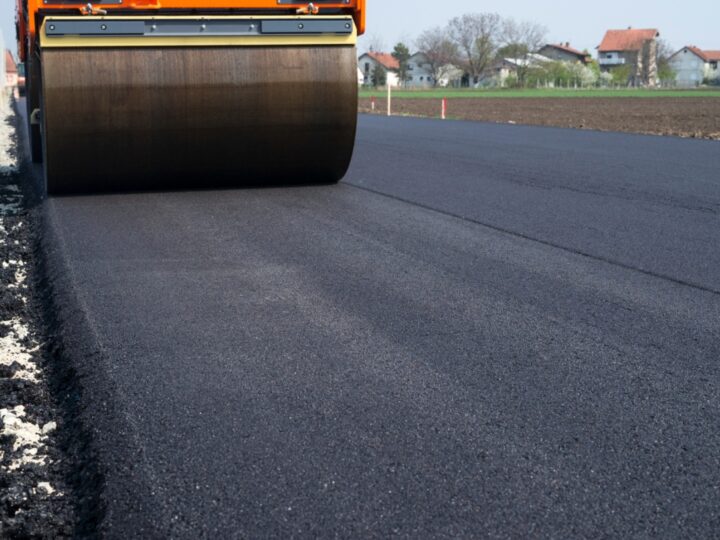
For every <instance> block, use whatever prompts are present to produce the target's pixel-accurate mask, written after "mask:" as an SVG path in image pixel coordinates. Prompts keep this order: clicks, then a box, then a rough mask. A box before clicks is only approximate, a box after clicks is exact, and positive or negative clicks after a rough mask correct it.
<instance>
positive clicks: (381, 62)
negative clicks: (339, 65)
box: [358, 51, 400, 87]
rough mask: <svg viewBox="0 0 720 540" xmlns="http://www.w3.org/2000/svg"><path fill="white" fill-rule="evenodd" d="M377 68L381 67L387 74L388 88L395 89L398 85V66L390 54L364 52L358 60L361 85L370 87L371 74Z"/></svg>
mask: <svg viewBox="0 0 720 540" xmlns="http://www.w3.org/2000/svg"><path fill="white" fill-rule="evenodd" d="M377 66H382V67H383V68H384V69H385V72H386V73H387V84H388V86H392V87H397V86H399V85H400V77H399V76H398V70H399V69H400V64H399V63H398V61H397V60H396V59H395V57H394V56H393V55H392V54H389V53H382V52H374V51H370V52H366V53H365V54H363V55H362V56H360V58H358V67H359V68H360V71H361V72H362V76H363V83H362V84H364V85H366V86H370V85H372V77H373V72H374V71H375V68H376V67H377Z"/></svg>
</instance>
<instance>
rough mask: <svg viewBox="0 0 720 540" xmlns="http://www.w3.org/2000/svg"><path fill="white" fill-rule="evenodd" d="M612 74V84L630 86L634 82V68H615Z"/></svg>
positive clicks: (624, 66) (628, 66) (626, 65)
mask: <svg viewBox="0 0 720 540" xmlns="http://www.w3.org/2000/svg"><path fill="white" fill-rule="evenodd" d="M610 73H611V74H612V82H613V84H615V85H618V86H630V84H631V82H632V79H631V77H632V74H633V66H631V65H629V64H625V65H622V66H617V67H615V68H613V69H612V70H611V71H610Z"/></svg>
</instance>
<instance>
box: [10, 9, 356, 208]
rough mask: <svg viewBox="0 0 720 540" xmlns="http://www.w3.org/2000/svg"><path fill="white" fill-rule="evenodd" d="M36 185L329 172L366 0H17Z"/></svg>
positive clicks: (347, 108) (344, 125)
mask: <svg viewBox="0 0 720 540" xmlns="http://www.w3.org/2000/svg"><path fill="white" fill-rule="evenodd" d="M17 13H18V17H17V23H18V41H19V44H18V50H19V54H20V57H21V59H22V61H23V62H25V65H26V73H27V94H26V102H27V111H28V114H27V118H28V123H29V126H28V131H29V139H30V146H31V148H30V150H31V154H32V159H33V161H34V162H38V163H40V162H42V164H43V170H44V176H45V182H46V186H47V191H48V193H49V194H67V193H89V192H104V191H141V190H177V189H186V188H187V189H197V188H200V189H202V188H209V187H218V186H223V187H235V186H246V185H253V186H262V185H267V184H270V183H273V184H281V185H292V184H318V183H334V182H338V181H339V180H340V179H341V178H342V177H343V176H344V174H345V172H346V171H347V168H348V166H349V163H350V159H351V157H352V152H353V146H354V143H355V129H356V124H357V100H358V84H357V54H356V42H357V37H358V35H360V34H362V33H363V32H364V26H365V0H315V1H314V2H311V3H308V2H294V1H292V0H95V2H92V3H86V2H76V1H72V0H17Z"/></svg>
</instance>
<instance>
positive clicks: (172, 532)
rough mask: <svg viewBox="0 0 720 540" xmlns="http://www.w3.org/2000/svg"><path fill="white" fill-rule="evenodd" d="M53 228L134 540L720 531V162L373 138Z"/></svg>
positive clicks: (81, 388) (445, 132) (614, 142)
mask: <svg viewBox="0 0 720 540" xmlns="http://www.w3.org/2000/svg"><path fill="white" fill-rule="evenodd" d="M319 159H320V158H319ZM44 216H45V221H46V224H45V229H46V231H45V235H46V237H45V239H44V242H45V251H46V253H45V255H46V257H47V261H48V262H47V264H48V267H49V274H50V277H49V279H50V281H51V282H52V283H54V287H55V293H54V296H53V298H52V299H51V301H52V302H53V303H54V305H55V307H56V311H57V314H58V325H59V328H61V329H62V332H63V334H62V335H63V340H64V342H63V350H64V353H65V354H64V356H65V357H66V358H67V361H68V362H71V363H73V365H74V366H75V368H76V369H77V372H78V377H79V379H78V380H79V382H78V383H77V384H78V388H77V390H78V392H79V396H80V397H79V399H80V400H81V401H82V403H83V404H84V412H83V415H84V422H86V423H87V424H88V425H89V427H90V428H91V429H92V431H93V433H94V438H93V443H92V445H93V451H92V452H91V454H92V459H93V460H95V463H96V465H97V466H98V468H99V470H100V471H102V474H103V481H102V483H101V484H100V485H98V486H96V489H97V494H96V495H97V501H98V502H97V508H96V509H95V511H96V513H97V516H96V518H97V519H98V521H99V525H98V526H99V531H101V532H103V533H104V534H106V535H107V536H109V537H117V538H127V537H140V536H142V537H163V536H165V537H167V536H172V537H178V538H197V537H223V538H240V537H249V538H253V537H289V536H306V537H316V536H317V537H363V538H364V537H388V536H398V537H414V538H425V537H456V538H457V537H480V536H492V537H528V536H543V537H559V538H563V537H565V538H567V537H598V536H610V537H613V536H614V537H631V536H632V537H635V536H636V537H648V536H662V537H687V536H694V537H717V536H718V534H719V533H718V531H720V362H719V361H718V360H719V359H720V219H719V218H720V143H718V142H711V141H693V140H681V139H674V138H660V137H649V136H635V135H621V134H611V133H595V132H581V131H573V130H562V129H552V128H532V127H523V126H498V125H489V124H480V123H466V122H440V121H432V120H421V119H410V118H402V119H401V118H395V119H386V118H380V117H361V119H360V128H359V134H358V146H357V150H356V154H355V158H354V161H353V165H352V166H351V169H350V172H349V174H348V176H347V178H346V179H345V180H344V181H343V182H342V183H341V184H339V185H337V186H330V187H328V186H316V187H298V188H273V189H265V190H263V189H244V190H226V191H201V192H169V193H142V194H116V195H97V196H83V197H66V198H51V199H49V200H47V201H46V202H45V203H44Z"/></svg>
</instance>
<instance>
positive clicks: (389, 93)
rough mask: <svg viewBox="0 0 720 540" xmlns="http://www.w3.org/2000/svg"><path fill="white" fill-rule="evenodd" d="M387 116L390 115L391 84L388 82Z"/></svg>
mask: <svg viewBox="0 0 720 540" xmlns="http://www.w3.org/2000/svg"><path fill="white" fill-rule="evenodd" d="M387 86H388V116H392V86H390V83H388V85H387Z"/></svg>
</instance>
